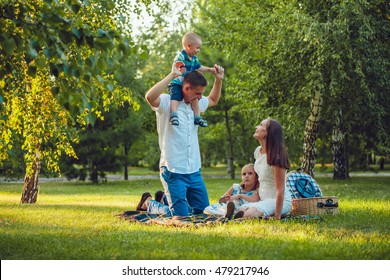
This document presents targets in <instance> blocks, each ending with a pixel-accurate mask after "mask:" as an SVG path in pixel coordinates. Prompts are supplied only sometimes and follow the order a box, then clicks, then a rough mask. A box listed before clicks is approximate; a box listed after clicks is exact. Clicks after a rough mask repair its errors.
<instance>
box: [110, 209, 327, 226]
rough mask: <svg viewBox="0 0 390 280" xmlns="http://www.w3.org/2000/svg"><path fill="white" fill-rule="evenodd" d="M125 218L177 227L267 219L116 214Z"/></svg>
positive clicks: (317, 218) (309, 218) (312, 218)
mask: <svg viewBox="0 0 390 280" xmlns="http://www.w3.org/2000/svg"><path fill="white" fill-rule="evenodd" d="M115 216H117V217H120V218H122V219H124V220H127V221H129V222H134V223H140V224H146V225H164V226H175V227H201V226H212V225H217V224H225V223H242V222H245V221H248V220H267V219H260V218H250V219H248V218H240V219H234V220H229V219H227V218H225V217H223V216H216V215H206V214H199V215H191V216H174V217H171V216H167V215H156V214H149V213H147V212H144V211H125V212H123V213H121V214H117V215H115ZM292 220H294V221H296V220H298V221H321V220H322V218H321V217H320V216H309V215H300V216H290V215H289V216H286V217H284V218H282V219H281V221H284V222H285V221H292Z"/></svg>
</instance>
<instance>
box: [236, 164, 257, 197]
mask: <svg viewBox="0 0 390 280" xmlns="http://www.w3.org/2000/svg"><path fill="white" fill-rule="evenodd" d="M245 167H252V169H253V171H255V165H254V164H253V163H248V164H245V165H244V166H243V167H242V168H241V173H242V170H244V168H245ZM255 174H256V183H255V187H254V190H257V189H259V187H260V184H259V175H257V173H256V171H255ZM241 187H244V182H241Z"/></svg>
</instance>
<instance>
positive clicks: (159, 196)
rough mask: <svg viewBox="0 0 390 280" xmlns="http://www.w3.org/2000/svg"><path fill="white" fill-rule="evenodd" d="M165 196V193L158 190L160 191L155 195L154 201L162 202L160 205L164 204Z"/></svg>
mask: <svg viewBox="0 0 390 280" xmlns="http://www.w3.org/2000/svg"><path fill="white" fill-rule="evenodd" d="M163 196H164V192H163V191H161V190H158V191H157V192H156V193H155V194H154V200H155V201H157V202H160V203H164V201H163Z"/></svg>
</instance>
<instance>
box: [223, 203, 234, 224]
mask: <svg viewBox="0 0 390 280" xmlns="http://www.w3.org/2000/svg"><path fill="white" fill-rule="evenodd" d="M235 207H236V206H235V205H234V203H233V202H231V201H230V202H229V203H228V205H227V207H226V215H225V218H226V219H229V220H231V219H232V216H233V213H234V208H235Z"/></svg>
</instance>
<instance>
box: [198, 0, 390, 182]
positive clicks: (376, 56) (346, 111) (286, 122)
mask: <svg viewBox="0 0 390 280" xmlns="http://www.w3.org/2000/svg"><path fill="white" fill-rule="evenodd" d="M198 2H199V4H200V5H199V7H200V9H199V16H200V18H201V20H199V22H200V24H202V25H203V28H204V29H205V30H207V32H208V34H209V36H210V40H211V41H212V42H213V43H214V46H215V47H216V48H218V49H219V50H221V51H222V50H223V53H224V54H225V56H226V59H228V60H229V61H230V62H231V63H232V64H233V65H234V71H232V72H233V73H232V75H231V77H230V80H229V82H230V84H229V86H228V87H227V88H229V87H230V88H232V92H234V98H235V99H236V100H237V101H240V102H241V104H242V108H243V110H251V109H255V108H258V111H259V112H260V115H261V118H264V117H267V116H270V117H273V118H277V119H279V120H280V122H281V123H282V124H283V126H284V127H285V131H286V136H287V143H288V144H289V146H290V145H291V142H294V143H296V140H297V139H303V136H304V135H303V132H305V137H304V139H305V140H304V141H305V142H304V143H305V144H304V150H303V152H302V155H303V157H302V159H303V160H302V162H303V165H302V166H303V167H304V171H306V172H307V173H309V174H313V173H314V166H315V159H316V147H315V146H316V142H317V139H318V137H321V135H318V131H319V130H318V128H319V124H320V122H319V121H320V116H321V115H322V116H323V117H324V121H325V122H328V123H333V124H335V125H334V127H335V128H336V127H337V129H338V130H337V132H338V135H337V137H334V140H336V141H335V142H334V149H333V150H335V151H336V150H338V151H337V152H335V156H334V162H335V164H334V165H335V167H336V169H335V174H334V178H346V177H347V176H346V174H345V173H346V172H347V168H348V164H347V156H346V155H347V153H346V152H345V151H339V149H340V148H342V147H344V148H346V147H347V143H346V141H347V140H348V139H351V138H353V136H356V135H361V136H362V138H363V139H364V138H365V137H366V138H372V139H375V140H376V141H377V144H379V146H382V147H383V146H384V147H386V146H387V147H388V144H386V143H388V139H389V132H388V131H389V130H387V132H385V131H386V128H387V127H388V124H385V123H384V122H383V121H381V119H383V118H384V119H388V116H389V110H388V109H387V108H386V105H385V104H388V102H389V101H390V100H389V94H388V89H389V88H390V87H389V80H390V79H389V71H388V69H389V60H388V57H389V50H390V48H389V44H388V43H389V34H390V32H389V28H390V25H389V18H388V10H387V8H386V7H387V4H386V2H385V1H383V0H382V1H381V0H376V1H343V0H340V1H322V0H321V1H320V0H319V1H311V0H310V1H309V0H308V1H305V0H300V1H273V0H268V1H261V2H259V1H252V0H248V1H244V2H242V1H235V0H233V1H226V0H220V1H213V2H212V3H211V2H206V1H198ZM227 34H228V35H227ZM237 54H240V55H237ZM321 104H322V106H321ZM310 108H311V109H310ZM310 110H311V111H310ZM335 111H336V112H338V113H337V115H338V116H340V112H341V114H342V115H341V118H338V120H340V121H337V122H336V118H335V116H336V114H335ZM309 112H311V115H310V116H309ZM308 116H309V117H308ZM305 119H306V120H307V121H306V128H305V121H304V120H305ZM356 120H358V121H359V122H360V123H361V124H362V129H361V130H359V131H356V130H355V131H352V130H351V127H352V125H353V124H354V122H356ZM368 120H369V121H368ZM341 121H342V122H341ZM327 133H329V131H328V132H327ZM340 133H343V134H345V133H350V134H351V136H350V137H346V135H345V136H343V135H340ZM371 133H373V135H372V134H371ZM335 135H336V134H335ZM300 141H302V140H300ZM338 141H343V142H344V143H342V144H343V145H339V143H336V142H338ZM386 141H387V142H386ZM301 143H302V142H301ZM294 146H295V145H294ZM336 147H337V148H336ZM341 155H343V156H344V158H343V157H342V156H341ZM341 161H342V162H343V163H341ZM339 162H340V164H341V165H342V166H344V167H343V168H338V167H337V166H339V165H340V164H339ZM339 172H340V173H344V174H340V176H339V174H338V173H339Z"/></svg>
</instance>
